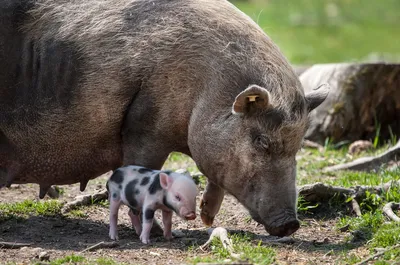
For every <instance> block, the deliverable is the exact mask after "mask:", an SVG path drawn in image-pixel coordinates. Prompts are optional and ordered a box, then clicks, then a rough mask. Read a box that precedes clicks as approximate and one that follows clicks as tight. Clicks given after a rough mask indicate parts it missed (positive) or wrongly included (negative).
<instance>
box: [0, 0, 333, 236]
mask: <svg viewBox="0 0 400 265" xmlns="http://www.w3.org/2000/svg"><path fill="white" fill-rule="evenodd" d="M0 22H1V27H0V63H1V68H0V168H1V170H0V172H2V173H1V174H0V176H3V179H4V184H5V185H7V186H9V185H10V184H11V183H38V184H39V185H40V195H39V196H40V197H41V198H42V197H44V195H45V194H46V191H47V189H48V188H49V187H50V185H53V184H58V185H62V184H72V183H77V182H80V183H81V190H84V189H85V187H86V184H87V182H88V181H89V180H90V179H92V178H95V177H97V176H99V175H100V174H102V173H105V172H107V171H109V170H112V169H116V168H117V167H120V166H124V165H129V164H136V165H141V166H145V167H148V168H154V169H160V168H161V167H162V165H163V163H164V161H165V160H166V158H167V156H168V154H169V153H170V152H172V151H179V152H182V153H185V154H187V155H189V156H191V157H192V158H193V159H194V161H195V162H196V164H197V165H198V167H199V169H200V170H201V171H202V172H203V173H204V174H205V175H206V176H207V178H208V181H209V182H208V184H207V188H206V191H205V193H204V195H203V201H202V205H201V207H202V212H201V217H202V219H203V221H204V223H206V224H211V223H212V221H213V219H214V216H215V215H216V214H217V212H218V210H219V207H220V205H221V201H222V198H223V196H224V190H226V191H227V192H229V193H231V194H233V195H234V196H235V197H236V198H237V199H238V200H239V201H240V202H241V203H242V204H244V205H245V206H246V207H247V208H248V209H249V211H250V213H251V216H252V217H253V218H254V219H255V220H256V221H258V222H260V223H261V224H263V225H264V226H265V228H266V230H267V231H268V232H269V233H270V234H272V235H278V236H284V235H290V234H292V233H293V232H295V231H296V230H297V229H298V227H299V222H298V220H297V217H296V186H295V178H296V161H295V154H296V152H297V151H298V149H299V148H300V145H301V142H302V138H303V135H304V134H305V131H306V129H307V120H308V118H307V117H308V112H309V111H311V110H312V109H313V108H315V107H316V106H318V105H319V104H320V103H321V102H322V101H323V100H324V99H325V97H326V95H327V92H326V91H327V89H326V88H321V89H319V90H316V91H312V93H310V94H308V95H304V92H303V89H302V86H301V84H300V82H299V80H298V78H297V76H296V74H295V72H294V71H293V69H292V67H291V66H290V65H289V63H288V61H287V60H286V59H285V57H284V56H283V55H282V54H281V52H280V51H279V49H278V47H277V46H276V45H275V44H274V43H273V42H272V41H271V39H270V38H269V37H268V36H266V35H265V33H264V32H263V30H262V29H261V28H260V27H258V26H257V25H256V23H254V22H253V21H252V20H251V19H250V18H249V17H247V16H246V15H245V14H243V13H242V12H240V11H239V10H238V9H236V8H235V7H234V6H233V5H232V4H230V3H229V2H228V1H225V0H217V1H216V0H169V1H166V0H153V1H152V0H114V1H109V0H86V1H78V0H61V1H60V0H37V1H30V0H5V1H2V2H1V4H0Z"/></svg>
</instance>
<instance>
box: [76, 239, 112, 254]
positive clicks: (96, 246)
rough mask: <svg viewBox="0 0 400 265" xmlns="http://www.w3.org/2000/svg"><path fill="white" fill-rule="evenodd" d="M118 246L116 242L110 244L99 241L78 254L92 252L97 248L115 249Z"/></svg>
mask: <svg viewBox="0 0 400 265" xmlns="http://www.w3.org/2000/svg"><path fill="white" fill-rule="evenodd" d="M118 246H119V244H118V242H116V241H111V242H104V241H101V242H99V243H97V244H95V245H93V246H90V247H88V248H85V249H84V250H82V251H81V252H80V253H83V252H86V251H92V250H96V249H99V248H115V247H118Z"/></svg>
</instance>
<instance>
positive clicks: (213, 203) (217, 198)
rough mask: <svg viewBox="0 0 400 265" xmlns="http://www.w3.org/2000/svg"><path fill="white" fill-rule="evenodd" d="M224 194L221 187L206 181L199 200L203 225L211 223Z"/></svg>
mask: <svg viewBox="0 0 400 265" xmlns="http://www.w3.org/2000/svg"><path fill="white" fill-rule="evenodd" d="M224 194H225V192H224V190H223V189H222V188H220V187H219V186H217V185H215V184H214V183H212V182H210V181H207V186H206V188H205V190H204V193H203V197H202V198H201V201H200V209H201V212H200V217H201V220H202V221H203V223H204V224H205V225H207V226H211V225H212V224H213V222H214V217H215V216H216V215H217V213H218V211H219V209H220V208H221V204H222V200H223V199H224Z"/></svg>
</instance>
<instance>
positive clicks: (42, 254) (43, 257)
mask: <svg viewBox="0 0 400 265" xmlns="http://www.w3.org/2000/svg"><path fill="white" fill-rule="evenodd" d="M39 260H40V261H49V260H50V255H49V253H47V252H46V251H42V252H40V253H39Z"/></svg>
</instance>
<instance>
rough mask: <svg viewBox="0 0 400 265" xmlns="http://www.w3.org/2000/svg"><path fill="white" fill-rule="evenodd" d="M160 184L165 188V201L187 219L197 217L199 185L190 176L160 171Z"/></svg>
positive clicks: (166, 204) (165, 203)
mask: <svg viewBox="0 0 400 265" xmlns="http://www.w3.org/2000/svg"><path fill="white" fill-rule="evenodd" d="M160 184H161V187H162V188H163V189H164V190H165V195H164V198H163V203H164V205H165V206H167V207H168V208H170V209H171V210H173V211H174V212H176V214H177V215H178V216H180V217H181V218H183V219H185V220H194V219H196V196H197V187H196V184H195V183H194V181H193V179H192V178H191V177H190V176H186V175H182V174H178V173H170V174H166V173H163V172H162V173H160Z"/></svg>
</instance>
